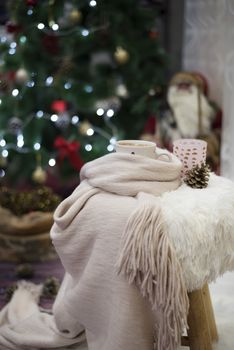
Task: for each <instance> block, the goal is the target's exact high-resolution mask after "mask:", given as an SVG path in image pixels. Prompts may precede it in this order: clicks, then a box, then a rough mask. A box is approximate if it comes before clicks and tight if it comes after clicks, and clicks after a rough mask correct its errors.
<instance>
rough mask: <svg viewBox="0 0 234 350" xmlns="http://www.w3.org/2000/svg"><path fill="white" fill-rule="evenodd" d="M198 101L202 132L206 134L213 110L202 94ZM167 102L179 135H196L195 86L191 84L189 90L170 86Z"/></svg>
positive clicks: (196, 103)
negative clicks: (199, 103)
mask: <svg viewBox="0 0 234 350" xmlns="http://www.w3.org/2000/svg"><path fill="white" fill-rule="evenodd" d="M200 102H201V115H202V117H201V120H202V133H203V134H208V133H209V132H210V129H211V123H212V119H213V116H214V110H213V108H212V106H211V105H210V104H209V102H208V100H207V99H206V97H205V96H204V95H203V94H201V95H200ZM168 103H169V105H170V107H171V109H172V111H173V114H174V117H175V120H176V123H177V127H178V129H179V131H180V133H181V136H182V137H188V138H194V137H196V136H197V135H198V134H199V117H198V91H197V87H196V86H191V87H190V90H179V89H178V88H177V86H171V87H170V88H169V91H168Z"/></svg>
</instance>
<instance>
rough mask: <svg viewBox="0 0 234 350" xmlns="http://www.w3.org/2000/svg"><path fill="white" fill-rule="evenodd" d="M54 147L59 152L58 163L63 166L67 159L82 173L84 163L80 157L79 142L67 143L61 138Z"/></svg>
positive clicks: (58, 138) (57, 139)
mask: <svg viewBox="0 0 234 350" xmlns="http://www.w3.org/2000/svg"><path fill="white" fill-rule="evenodd" d="M54 147H55V148H56V149H57V151H58V162H59V164H60V165H61V164H62V163H63V161H64V159H65V158H67V159H68V160H69V162H70V164H71V165H72V167H73V168H74V169H76V170H78V171H80V169H81V167H82V166H83V164H84V162H83V160H82V159H81V157H80V155H79V153H78V152H79V150H80V143H79V142H78V141H67V140H65V139H64V138H63V137H61V136H59V137H57V138H56V140H55V142H54Z"/></svg>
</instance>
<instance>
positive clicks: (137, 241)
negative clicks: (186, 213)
mask: <svg viewBox="0 0 234 350" xmlns="http://www.w3.org/2000/svg"><path fill="white" fill-rule="evenodd" d="M180 170H181V164H180V162H179V161H178V160H177V158H176V157H174V156H173V155H172V157H171V161H170V162H169V161H168V159H165V160H163V157H162V159H161V160H158V159H157V160H156V159H155V160H154V159H150V158H145V157H141V156H137V155H127V154H121V153H118V154H110V155H107V156H104V157H102V158H99V159H97V160H95V161H93V162H90V163H88V164H86V165H85V166H84V167H83V169H82V171H81V180H82V182H81V185H80V186H79V187H78V188H77V189H76V190H75V191H74V192H73V194H72V195H71V196H70V197H68V198H67V199H66V200H64V201H63V202H62V203H61V204H60V205H59V207H58V208H57V210H56V212H55V215H54V219H55V223H54V225H53V228H52V230H51V237H52V241H53V244H54V246H55V248H56V250H57V252H58V254H59V256H60V259H61V261H62V263H63V265H64V267H65V270H66V275H65V278H64V280H63V283H62V286H61V288H60V291H59V294H58V296H57V298H56V301H55V303H54V307H53V316H50V315H47V314H42V313H40V312H39V309H38V308H37V307H36V306H35V303H34V304H33V303H32V305H34V306H33V308H32V307H31V308H30V307H29V306H28V304H27V303H26V304H25V307H24V309H26V310H27V312H26V313H25V310H24V311H22V307H21V308H20V306H19V307H18V309H21V310H20V311H19V312H18V313H17V315H15V314H12V312H11V311H12V310H15V309H14V308H12V304H16V303H17V302H16V299H17V298H18V303H19V304H20V300H21V302H22V300H23V299H22V292H21V293H20V290H23V291H24V293H26V294H27V291H25V288H23V287H22V286H20V288H19V290H18V291H17V292H16V293H15V295H14V296H13V299H12V301H11V303H10V304H9V305H7V306H6V308H5V309H4V310H3V311H2V312H1V314H0V345H2V347H1V346H0V349H14V350H15V349H18V350H19V349H28V348H29V346H30V349H37V348H39V349H42V348H46V349H49V348H56V347H62V346H64V345H69V344H73V343H79V342H82V341H83V330H85V332H86V337H87V341H88V347H89V350H152V349H153V348H154V345H153V344H154V340H155V341H156V346H157V349H158V350H162V349H165V350H172V349H176V346H177V345H178V344H179V343H180V337H181V333H182V331H183V328H184V327H186V325H187V323H186V317H187V312H188V299H187V291H186V287H185V283H184V280H183V278H182V273H181V267H180V265H179V263H178V261H177V258H176V256H175V253H174V250H173V248H172V247H171V245H170V243H169V239H168V235H167V232H166V229H165V226H164V222H163V219H162V214H161V209H160V206H159V204H158V199H157V197H158V196H160V195H161V194H163V193H164V192H166V191H171V190H175V189H176V188H178V186H179V184H180V180H179V176H180ZM31 295H32V293H31ZM36 295H37V293H36ZM35 298H36V297H35ZM26 299H27V297H26ZM24 300H25V298H24ZM39 334H40V336H39ZM154 336H155V339H154Z"/></svg>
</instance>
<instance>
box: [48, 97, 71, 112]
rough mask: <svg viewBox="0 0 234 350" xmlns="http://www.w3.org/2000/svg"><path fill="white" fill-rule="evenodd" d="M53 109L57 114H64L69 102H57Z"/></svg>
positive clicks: (52, 106)
mask: <svg viewBox="0 0 234 350" xmlns="http://www.w3.org/2000/svg"><path fill="white" fill-rule="evenodd" d="M51 109H52V111H54V112H57V113H63V112H65V111H66V110H67V102H66V101H64V100H55V101H54V102H52V104H51Z"/></svg>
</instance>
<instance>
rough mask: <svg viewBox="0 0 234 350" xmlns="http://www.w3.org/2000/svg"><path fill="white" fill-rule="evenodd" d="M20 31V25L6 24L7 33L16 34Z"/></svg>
mask: <svg viewBox="0 0 234 350" xmlns="http://www.w3.org/2000/svg"><path fill="white" fill-rule="evenodd" d="M21 29H22V27H21V25H19V24H17V23H15V22H11V21H9V22H7V24H6V30H7V32H8V33H18V32H20V31H21Z"/></svg>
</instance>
